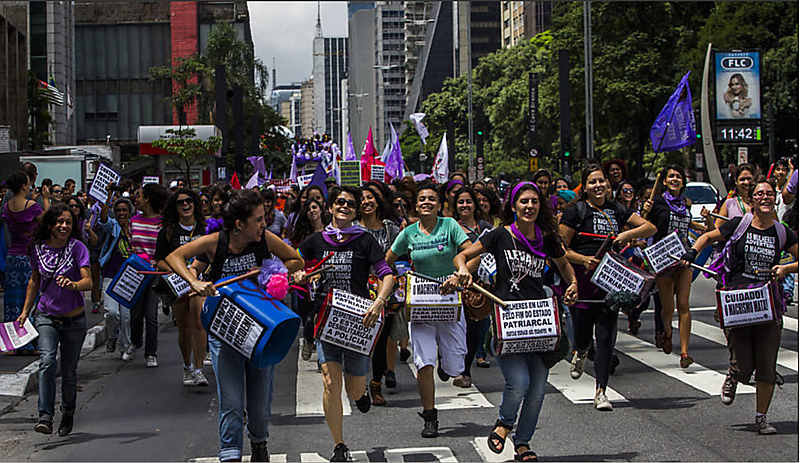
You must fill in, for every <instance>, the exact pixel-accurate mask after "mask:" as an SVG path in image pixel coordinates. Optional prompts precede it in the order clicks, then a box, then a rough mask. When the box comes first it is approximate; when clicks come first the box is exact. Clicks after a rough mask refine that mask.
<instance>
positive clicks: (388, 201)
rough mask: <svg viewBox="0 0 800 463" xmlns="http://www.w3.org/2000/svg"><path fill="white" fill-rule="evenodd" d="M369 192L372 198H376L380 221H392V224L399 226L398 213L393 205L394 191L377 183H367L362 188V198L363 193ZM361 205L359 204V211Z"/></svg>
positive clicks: (376, 211)
mask: <svg viewBox="0 0 800 463" xmlns="http://www.w3.org/2000/svg"><path fill="white" fill-rule="evenodd" d="M365 191H369V192H370V194H372V196H374V197H375V203H376V204H377V205H378V207H377V208H376V209H375V213H376V214H377V216H378V220H380V221H384V220H391V221H392V222H394V223H396V224H399V219H398V217H397V211H396V210H395V208H394V207H392V204H394V199H395V195H394V192H393V191H392V190H390V189H389V188H387V187H386V186H381V185H380V184H378V183H377V182H367V183H365V184H364V185H363V186H362V187H361V192H362V197H363V192H365ZM360 208H361V205H360V204H359V209H360Z"/></svg>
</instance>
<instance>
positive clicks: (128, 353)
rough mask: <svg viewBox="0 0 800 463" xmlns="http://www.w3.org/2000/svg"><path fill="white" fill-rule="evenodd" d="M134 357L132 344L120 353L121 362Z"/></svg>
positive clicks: (128, 360) (134, 351)
mask: <svg viewBox="0 0 800 463" xmlns="http://www.w3.org/2000/svg"><path fill="white" fill-rule="evenodd" d="M134 357H136V347H134V346H133V345H130V346H128V348H127V349H125V350H124V351H122V355H120V359H121V360H122V361H123V362H130V361H131V360H133V358H134Z"/></svg>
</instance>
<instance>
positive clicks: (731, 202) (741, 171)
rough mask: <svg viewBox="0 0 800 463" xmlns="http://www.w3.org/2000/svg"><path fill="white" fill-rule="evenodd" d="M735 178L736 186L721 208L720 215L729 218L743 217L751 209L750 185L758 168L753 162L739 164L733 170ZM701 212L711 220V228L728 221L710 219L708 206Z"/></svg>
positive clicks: (709, 224)
mask: <svg viewBox="0 0 800 463" xmlns="http://www.w3.org/2000/svg"><path fill="white" fill-rule="evenodd" d="M733 179H734V187H733V189H732V190H731V192H730V194H729V195H728V197H727V198H726V199H725V202H723V203H722V206H721V207H720V209H719V215H721V216H723V217H727V218H729V219H732V218H734V217H742V216H743V215H744V214H745V213H747V212H748V211H749V210H750V209H749V208H750V205H749V203H748V202H747V195H748V194H749V191H750V185H751V184H752V183H753V182H754V181H755V179H756V168H755V167H754V166H753V165H752V164H739V166H738V167H736V170H735V171H734V172H733ZM701 214H702V215H703V216H704V217H706V219H707V221H708V222H710V223H708V226H709V230H713V229H715V228H719V227H721V226H722V224H723V223H725V222H726V220H725V219H715V220H710V219H709V218H708V217H709V215H708V210H706V208H703V211H702V212H701Z"/></svg>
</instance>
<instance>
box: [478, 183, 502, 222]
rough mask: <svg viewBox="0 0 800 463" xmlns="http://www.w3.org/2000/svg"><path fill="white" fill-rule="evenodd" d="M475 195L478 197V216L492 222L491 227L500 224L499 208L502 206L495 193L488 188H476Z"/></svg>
mask: <svg viewBox="0 0 800 463" xmlns="http://www.w3.org/2000/svg"><path fill="white" fill-rule="evenodd" d="M475 195H476V196H477V197H478V211H477V212H478V218H479V219H480V220H485V221H487V222H489V223H490V224H492V227H493V228H495V227H498V226H500V209H501V207H502V205H501V203H500V198H498V197H497V193H495V191H494V190H491V189H489V188H484V189H480V188H478V189H476V190H475Z"/></svg>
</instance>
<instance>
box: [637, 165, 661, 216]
mask: <svg viewBox="0 0 800 463" xmlns="http://www.w3.org/2000/svg"><path fill="white" fill-rule="evenodd" d="M660 187H661V172H659V173H658V176H656V183H654V184H653V189H652V190H650V202H651V203H652V202H653V198H655V197H656V191H658V190H659V189H660ZM650 208H651V209H652V206H650ZM648 215H650V210H647V211H644V213H643V214H642V218H643V219H645V220H647V216H648Z"/></svg>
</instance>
